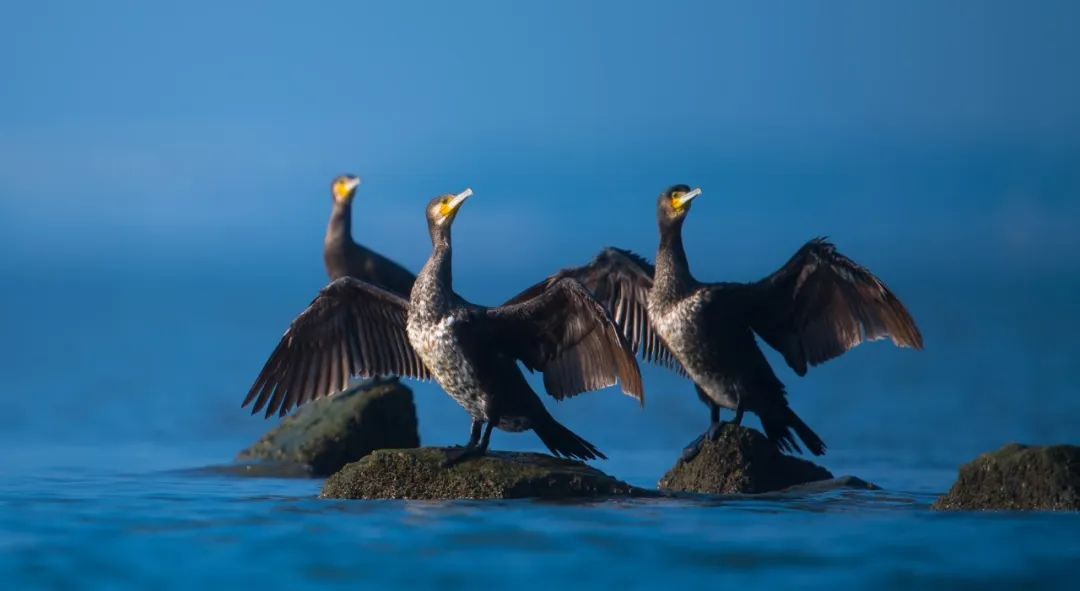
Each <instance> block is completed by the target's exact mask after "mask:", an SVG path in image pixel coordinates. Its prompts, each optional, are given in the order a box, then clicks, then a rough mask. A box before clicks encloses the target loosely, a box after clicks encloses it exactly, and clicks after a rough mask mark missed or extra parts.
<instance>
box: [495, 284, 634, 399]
mask: <svg viewBox="0 0 1080 591" xmlns="http://www.w3.org/2000/svg"><path fill="white" fill-rule="evenodd" d="M515 300H517V301H516V303H510V304H506V305H503V306H500V307H498V308H491V309H488V310H486V314H487V316H488V317H489V318H490V319H492V320H494V321H495V322H494V323H493V324H494V330H495V336H496V338H497V339H499V340H500V341H501V344H502V345H503V346H504V347H506V349H507V351H508V352H510V353H511V354H512V355H513V356H514V357H516V358H518V359H520V360H521V361H522V362H523V363H524V364H525V366H526V367H528V368H529V369H530V370H534V371H541V372H543V373H544V386H545V388H546V389H547V391H548V394H551V395H552V396H553V397H555V398H556V399H558V400H561V399H563V398H566V397H569V396H575V395H577V394H580V393H582V392H588V391H591V390H598V389H600V388H605V387H607V386H612V385H614V384H615V383H616V382H621V383H622V389H623V392H625V393H626V394H627V395H629V396H632V397H634V398H636V399H638V400H639V401H641V402H642V404H644V397H645V394H644V391H643V387H642V384H641V371H640V369H639V368H638V365H637V361H635V360H634V353H633V350H632V349H631V347H630V344H629V343H628V342H626V340H625V339H624V338H623V337H622V335H621V334H620V333H619V329H618V327H617V326H616V325H615V323H614V322H612V320H611V316H610V315H609V314H608V312H607V310H606V309H604V306H603V305H602V304H600V302H598V301H596V299H594V298H593V296H592V295H591V294H590V293H589V291H588V290H587V289H586V288H585V286H583V285H582V284H581V283H580V282H578V281H576V280H574V279H572V278H568V277H564V278H561V279H558V280H556V281H555V282H554V283H552V284H551V285H548V286H546V287H545V288H543V289H540V290H539V291H538V292H537V293H535V294H534V295H532V296H531V297H527V298H522V297H520V296H519V297H518V298H515Z"/></svg>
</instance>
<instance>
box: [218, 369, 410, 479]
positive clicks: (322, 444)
mask: <svg viewBox="0 0 1080 591" xmlns="http://www.w3.org/2000/svg"><path fill="white" fill-rule="evenodd" d="M419 445H420V435H419V433H418V431H417V421H416V406H415V405H414V404H413V394H412V390H410V389H408V388H407V387H405V386H403V385H401V384H400V383H399V382H398V380H397V379H380V380H373V381H367V382H363V383H360V384H358V385H357V386H354V387H353V388H352V389H350V390H346V391H345V392H342V393H341V394H337V395H335V396H331V397H329V398H322V399H319V400H316V401H314V402H311V403H309V404H306V405H304V406H302V407H300V410H299V411H297V412H296V413H295V414H293V415H292V416H290V417H287V418H285V419H283V420H282V421H281V423H279V424H278V426H276V427H274V428H273V429H272V430H271V431H270V432H269V433H267V434H266V435H264V436H263V437H262V439H259V441H257V442H256V443H255V444H254V445H252V446H251V447H250V448H248V449H246V450H244V451H242V452H240V455H239V456H238V458H237V459H238V460H239V461H242V462H251V461H260V462H268V463H273V464H277V465H282V464H287V465H295V466H300V467H301V468H302V469H303V470H304V471H306V472H307V473H309V474H311V475H313V476H327V475H330V474H333V473H334V472H337V471H338V470H340V469H341V468H342V466H344V465H346V464H348V463H349V462H354V461H356V460H359V459H360V458H362V457H364V456H366V455H368V454H369V453H371V452H372V451H374V450H376V449H384V448H395V449H396V448H408V447H417V446H419Z"/></svg>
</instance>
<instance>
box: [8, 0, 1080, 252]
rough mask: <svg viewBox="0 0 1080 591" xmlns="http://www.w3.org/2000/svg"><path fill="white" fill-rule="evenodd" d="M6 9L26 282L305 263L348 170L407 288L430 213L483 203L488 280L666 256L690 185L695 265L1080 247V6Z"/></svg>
mask: <svg viewBox="0 0 1080 591" xmlns="http://www.w3.org/2000/svg"><path fill="white" fill-rule="evenodd" d="M4 13H5V16H4V18H2V19H0V21H2V22H0V55H2V56H3V57H2V58H0V79H2V80H3V85H4V89H3V92H2V93H0V130H2V134H0V217H2V218H3V221H0V229H3V230H4V234H5V235H4V237H3V238H0V246H3V247H4V250H5V252H7V253H8V255H7V256H9V257H12V258H17V259H19V260H21V261H25V260H34V259H38V258H45V259H49V260H52V259H59V260H65V259H67V260H70V259H71V258H72V257H74V258H75V259H77V260H78V261H79V263H80V264H95V265H109V264H110V263H113V262H115V261H117V260H119V259H121V258H123V257H135V258H138V256H139V255H140V254H147V253H152V254H154V255H155V256H157V255H159V254H162V255H168V256H178V257H180V255H185V256H186V255H188V254H190V253H193V252H195V253H202V256H204V257H207V258H209V257H211V255H212V254H213V253H215V252H217V251H219V250H220V249H221V247H222V246H223V245H233V246H234V247H238V248H240V249H245V248H246V249H249V250H250V252H251V253H259V254H267V253H276V255H277V256H290V255H291V254H292V253H297V254H296V262H297V264H298V265H299V264H300V262H301V261H310V260H312V259H311V257H312V256H315V257H317V249H318V246H319V244H318V242H319V241H318V236H319V234H320V232H321V225H322V224H323V223H324V219H325V216H326V199H327V197H326V186H327V182H328V179H329V178H330V177H331V176H333V175H335V174H337V173H338V172H341V171H353V172H357V173H359V174H361V175H362V176H364V177H365V179H366V180H367V181H368V182H367V184H366V185H365V187H364V188H363V189H362V191H363V193H362V199H363V201H362V203H363V207H364V209H363V211H362V213H361V215H363V216H365V217H364V220H365V221H364V222H361V223H360V224H359V226H358V232H363V235H362V238H365V239H366V241H368V242H371V243H373V245H376V246H382V248H383V249H384V250H386V251H388V252H390V253H391V254H394V253H400V254H398V255H397V256H399V258H402V259H404V260H405V261H406V262H408V263H409V264H410V265H413V266H418V265H419V264H420V262H422V260H423V258H424V256H425V254H426V241H425V240H424V239H423V238H422V236H423V234H422V232H423V224H422V220H421V219H420V214H419V211H420V208H421V204H422V203H424V202H425V201H426V200H427V199H428V198H430V197H431V196H432V195H434V194H437V193H441V192H445V191H452V190H459V189H460V188H461V187H463V186H465V185H471V186H474V187H475V188H476V189H477V194H478V196H480V197H482V199H478V200H475V201H474V202H473V203H472V204H470V205H471V208H472V210H473V211H470V212H469V214H470V216H471V220H472V221H465V220H468V219H470V218H463V222H462V224H463V225H468V224H475V227H477V228H484V229H485V230H486V231H487V232H488V233H489V236H488V237H487V238H486V239H485V242H484V243H482V244H477V245H475V247H474V248H475V249H476V251H478V252H485V253H487V256H491V257H494V259H495V262H494V263H493V264H498V260H499V258H498V257H499V255H500V254H501V253H505V254H506V255H507V257H506V259H505V260H506V261H507V264H509V262H510V261H512V260H513V257H515V256H517V257H519V256H522V254H523V253H524V252H526V251H525V250H524V249H523V247H521V248H519V247H516V246H515V245H513V244H511V245H509V246H508V247H506V248H502V247H503V246H504V244H505V243H506V242H507V241H509V242H513V240H514V239H515V238H523V239H531V240H534V241H537V242H544V243H552V242H556V243H557V244H556V245H555V246H553V247H552V248H554V249H555V252H557V253H561V254H560V256H559V257H558V258H557V260H558V262H559V263H560V264H561V263H564V262H572V261H573V260H578V259H580V258H581V257H582V256H587V254H589V253H592V252H594V251H595V250H596V248H598V247H599V246H601V245H602V244H603V243H607V242H613V241H618V242H617V243H618V244H621V245H624V246H629V247H632V248H635V249H637V250H642V251H644V252H646V253H648V252H649V251H651V250H652V249H653V248H654V242H655V234H654V232H655V230H654V224H653V222H652V212H651V210H652V207H653V199H654V196H655V195H656V193H658V192H659V191H660V190H661V189H662V188H663V187H665V186H667V185H669V184H672V183H675V182H687V183H691V184H700V185H703V186H704V187H705V189H706V191H707V195H708V196H710V197H713V199H714V200H715V201H714V203H713V204H711V205H708V206H706V207H702V208H699V210H706V211H710V213H707V214H700V215H703V216H708V218H707V219H708V221H701V220H695V221H696V222H698V223H700V224H701V226H700V227H701V228H702V229H701V230H700V231H701V232H702V233H703V234H705V233H707V235H708V237H709V238H700V240H702V241H703V242H702V248H707V249H713V248H722V247H726V248H731V249H739V248H740V247H741V246H740V245H745V246H746V247H748V248H749V249H750V250H751V251H752V252H759V251H762V249H764V250H763V251H762V252H761V260H760V261H756V260H755V262H754V264H755V265H757V266H758V267H757V268H760V265H770V266H771V265H772V264H773V261H776V262H779V261H777V259H778V258H781V259H782V258H783V256H784V255H785V253H787V252H789V251H790V250H791V249H792V248H793V247H795V246H797V245H798V243H799V242H801V241H802V240H804V239H805V238H808V237H810V236H812V235H816V234H830V235H833V236H834V237H837V238H838V239H841V240H846V241H847V242H845V244H848V243H850V244H853V245H854V246H855V247H857V248H862V249H864V250H875V251H876V250H884V251H887V252H890V253H893V255H890V256H894V255H895V253H896V252H897V249H896V248H889V247H888V246H889V245H895V244H902V243H910V244H925V245H926V250H927V251H928V252H933V251H934V250H937V251H941V250H952V249H951V248H949V247H950V246H951V245H950V241H951V240H954V239H956V237H957V233H958V232H959V233H960V238H962V240H958V242H961V243H963V244H966V246H962V245H960V244H957V245H955V246H956V248H957V252H958V253H960V254H958V255H957V256H958V257H960V258H963V257H968V258H970V257H975V256H979V255H980V253H983V252H984V251H985V249H986V248H996V247H995V245H996V244H999V243H1000V241H1001V240H1006V241H1008V240H1012V241H1014V242H1015V243H1016V244H1014V245H1013V246H1011V247H1010V248H1013V247H1015V248H1019V249H1020V250H1019V251H1017V252H1019V254H1018V255H1017V257H1018V260H1019V263H1020V264H1022V265H1026V264H1028V263H1029V262H1030V261H1031V260H1036V259H1038V254H1039V252H1040V251H1044V250H1046V249H1054V250H1056V251H1061V252H1063V253H1066V254H1065V255H1063V256H1066V257H1070V256H1072V255H1068V254H1067V253H1068V252H1069V251H1076V250H1080V248H1074V247H1077V246H1080V244H1078V243H1077V241H1076V240H1077V239H1076V237H1075V236H1074V234H1075V232H1073V231H1072V228H1071V227H1070V225H1069V224H1067V223H1066V221H1067V220H1068V219H1070V218H1073V217H1074V216H1076V215H1080V208H1078V206H1077V201H1078V199H1077V194H1076V193H1077V190H1078V188H1080V181H1078V173H1077V172H1075V170H1076V169H1077V166H1076V164H1077V162H1078V158H1077V156H1078V154H1080V74H1078V72H1080V37H1078V36H1077V35H1075V30H1074V25H1075V23H1076V22H1077V21H1078V18H1077V17H1080V8H1078V7H1077V5H1076V4H1074V3H1070V2H1035V3H1026V4H1023V5H1021V4H1020V3H1014V2H906V3H885V2H822V3H818V2H806V3H802V2H798V3H796V2H754V3H726V2H550V3H548V2H545V3H509V2H494V1H492V2H455V3H435V2H430V3H423V2H393V3H390V2H380V3H371V2H320V3H315V4H313V5H305V6H301V5H300V4H298V3H281V2H249V3H243V2H228V3H218V2H199V1H196V2H185V3H182V4H175V5H166V4H165V3H147V2H97V3H83V2H36V3H17V4H16V3H9V4H8V5H7V6H5V8H4ZM702 203H704V201H703V202H702ZM1063 220H1064V221H1063ZM567 224H571V226H572V227H574V228H576V229H580V230H581V232H579V233H575V234H574V235H573V236H568V237H563V236H559V232H560V230H562V229H564V228H565V227H567ZM710 228H714V229H715V230H721V229H722V230H724V231H723V232H716V231H714V232H708V230H709V229H710ZM763 228H764V230H763ZM472 234H473V235H477V233H476V232H473V233H472ZM269 236H272V239H271V238H268V237H269ZM713 236H729V237H731V238H732V242H730V243H714V242H710V241H709V240H711V239H712V238H711V237H713ZM609 237H610V238H609ZM788 237H790V238H788ZM586 238H587V239H586ZM1033 240H1034V242H1032V241H1033ZM875 241H878V242H875ZM984 241H985V244H984V243H983V242H984ZM772 243H777V246H776V248H775V249H769V248H768V245H769V244H772ZM237 245H239V246H237ZM531 247H532V248H535V244H534V245H532V246H531ZM559 249H561V250H559ZM1025 249H1026V250H1025ZM895 256H898V255H895ZM180 258H182V257H180ZM315 260H317V258H316V259H315ZM9 262H10V261H9ZM890 262H891V260H890ZM900 262H903V261H900ZM947 262H948V263H950V264H952V263H955V262H956V261H947ZM15 264H16V265H18V264H19V262H18V261H16V263H15ZM223 264H224V263H223ZM545 264H546V265H547V266H550V263H548V262H545ZM538 268H539V267H538ZM317 270H318V269H317V268H316V271H317Z"/></svg>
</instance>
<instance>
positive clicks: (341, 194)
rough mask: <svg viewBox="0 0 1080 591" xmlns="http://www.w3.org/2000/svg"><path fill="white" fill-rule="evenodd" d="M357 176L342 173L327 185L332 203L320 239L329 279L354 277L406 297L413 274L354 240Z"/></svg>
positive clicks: (358, 179)
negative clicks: (327, 221) (353, 219)
mask: <svg viewBox="0 0 1080 591" xmlns="http://www.w3.org/2000/svg"><path fill="white" fill-rule="evenodd" d="M359 185H360V177H358V176H356V175H352V174H343V175H341V176H339V177H337V178H335V179H334V182H333V183H332V184H331V185H330V190H331V193H332V194H333V196H334V206H333V210H332V211H331V213H330V223H329V224H327V226H326V239H325V240H324V241H323V261H325V262H326V274H327V275H329V276H330V280H331V281H333V280H335V279H340V278H342V277H355V278H357V279H359V280H361V281H365V282H367V283H370V284H372V285H375V286H377V287H381V288H383V289H385V290H387V291H391V292H393V293H396V294H398V295H400V296H402V297H408V295H409V290H411V289H412V285H413V281H415V280H416V276H415V275H413V274H412V273H410V272H409V271H408V270H406V269H405V268H404V267H402V266H401V265H399V264H397V263H395V262H394V261H392V260H390V259H388V258H386V257H384V256H382V255H381V254H379V253H377V252H375V251H373V250H371V249H369V248H365V247H363V246H361V245H359V244H357V243H356V242H354V241H353V237H352V201H353V197H354V196H355V195H356V188H357V187H358V186H359Z"/></svg>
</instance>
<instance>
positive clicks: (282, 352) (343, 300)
mask: <svg viewBox="0 0 1080 591" xmlns="http://www.w3.org/2000/svg"><path fill="white" fill-rule="evenodd" d="M407 318H408V302H407V301H405V300H404V299H402V298H401V297H400V296H397V295H394V294H392V293H390V292H388V291H386V290H383V289H381V288H379V287H375V286H373V285H370V284H368V283H364V282H363V281H360V280H358V279H353V278H351V277H343V278H341V279H337V280H335V281H333V282H332V283H330V284H329V285H327V286H326V287H325V288H323V289H322V291H320V292H319V295H318V296H317V297H316V298H315V299H314V300H313V301H312V302H311V305H309V306H308V307H307V309H305V310H304V311H303V312H301V313H300V315H299V316H297V317H296V319H295V320H293V322H292V324H291V325H290V326H289V329H288V330H287V331H285V334H284V335H283V336H282V338H281V341H280V342H279V343H278V345H277V347H276V348H275V349H274V351H273V353H271V354H270V358H269V359H267V361H266V363H265V365H263V369H262V371H261V372H260V373H259V376H258V377H257V378H256V379H255V383H254V384H253V385H252V387H251V390H250V391H249V392H248V395H247V397H246V398H245V399H244V403H243V406H247V405H248V404H251V403H252V402H254V405H253V407H252V412H253V413H255V412H259V411H260V410H262V409H263V408H265V411H266V415H267V416H270V415H272V414H274V413H278V414H281V415H284V414H285V413H287V412H289V411H290V410H291V409H293V408H295V407H296V406H298V405H301V404H303V403H305V402H307V401H310V400H314V399H315V398H320V397H322V396H328V395H330V394H334V393H336V392H339V391H341V390H344V389H345V388H346V387H347V385H348V381H349V378H350V377H351V376H362V377H375V376H383V375H400V376H403V377H410V378H415V379H420V380H427V379H430V376H429V374H428V371H427V369H426V368H425V367H424V365H423V363H422V362H421V361H420V359H419V357H417V355H416V352H415V351H413V349H412V347H411V346H410V345H409V341H408V336H407V334H406V330H405V325H406V320H407Z"/></svg>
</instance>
